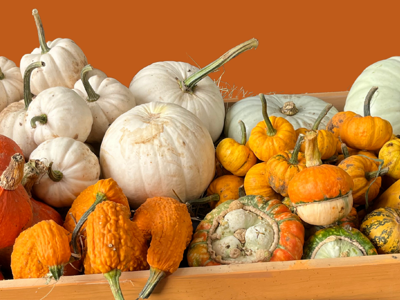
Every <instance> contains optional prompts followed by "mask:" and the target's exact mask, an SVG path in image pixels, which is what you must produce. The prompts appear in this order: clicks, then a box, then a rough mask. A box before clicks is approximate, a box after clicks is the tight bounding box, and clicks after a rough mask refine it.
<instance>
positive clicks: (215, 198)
mask: <svg viewBox="0 0 400 300" xmlns="http://www.w3.org/2000/svg"><path fill="white" fill-rule="evenodd" d="M219 199H220V198H219V195H218V194H212V195H210V196H207V197H204V198H200V199H195V200H189V201H187V202H186V203H189V204H190V205H193V204H206V203H210V202H218V201H219Z"/></svg>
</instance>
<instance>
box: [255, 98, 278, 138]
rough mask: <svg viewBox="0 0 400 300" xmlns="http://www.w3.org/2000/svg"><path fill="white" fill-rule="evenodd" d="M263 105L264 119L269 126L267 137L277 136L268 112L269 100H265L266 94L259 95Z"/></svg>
mask: <svg viewBox="0 0 400 300" xmlns="http://www.w3.org/2000/svg"><path fill="white" fill-rule="evenodd" d="M259 96H260V100H261V104H262V114H263V118H264V122H265V125H267V135H269V136H274V135H275V134H276V129H275V128H274V126H272V123H271V120H270V119H269V116H268V112H267V100H266V99H265V96H264V94H259Z"/></svg>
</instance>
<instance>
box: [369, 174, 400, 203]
mask: <svg viewBox="0 0 400 300" xmlns="http://www.w3.org/2000/svg"><path fill="white" fill-rule="evenodd" d="M384 207H391V208H396V209H399V210H400V180H397V181H396V182H395V183H393V184H392V185H391V186H390V187H389V188H388V189H387V190H386V191H385V192H384V193H383V194H382V195H380V196H379V198H378V199H377V200H375V201H374V204H373V206H372V208H373V209H374V210H375V209H378V208H384Z"/></svg>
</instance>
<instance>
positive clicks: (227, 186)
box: [207, 175, 244, 208]
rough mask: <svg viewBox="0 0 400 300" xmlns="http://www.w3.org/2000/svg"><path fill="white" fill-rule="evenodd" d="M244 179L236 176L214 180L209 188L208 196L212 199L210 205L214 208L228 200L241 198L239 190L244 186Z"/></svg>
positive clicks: (226, 176)
mask: <svg viewBox="0 0 400 300" xmlns="http://www.w3.org/2000/svg"><path fill="white" fill-rule="evenodd" d="M243 183H244V179H243V178H241V177H238V176H234V175H225V176H221V177H218V178H217V179H214V181H213V182H211V184H210V185H209V186H208V189H207V196H210V197H212V199H213V202H211V203H210V205H211V207H212V208H214V207H216V206H218V205H220V204H221V203H224V202H225V201H228V200H234V199H238V198H239V188H240V187H241V186H242V185H243Z"/></svg>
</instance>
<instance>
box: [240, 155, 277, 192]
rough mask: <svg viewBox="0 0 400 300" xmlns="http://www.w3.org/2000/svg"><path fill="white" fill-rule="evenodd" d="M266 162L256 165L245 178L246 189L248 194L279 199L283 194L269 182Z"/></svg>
mask: <svg viewBox="0 0 400 300" xmlns="http://www.w3.org/2000/svg"><path fill="white" fill-rule="evenodd" d="M266 166H267V163H266V162H262V163H259V164H256V165H254V166H253V167H251V169H250V170H249V171H248V172H247V174H246V177H245V178H244V190H245V192H246V195H255V196H263V197H264V198H267V199H278V200H280V199H281V198H282V196H281V195H280V194H278V193H276V192H275V191H274V189H273V188H272V187H271V186H270V184H269V182H268V178H267V175H266V172H267V170H266Z"/></svg>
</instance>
